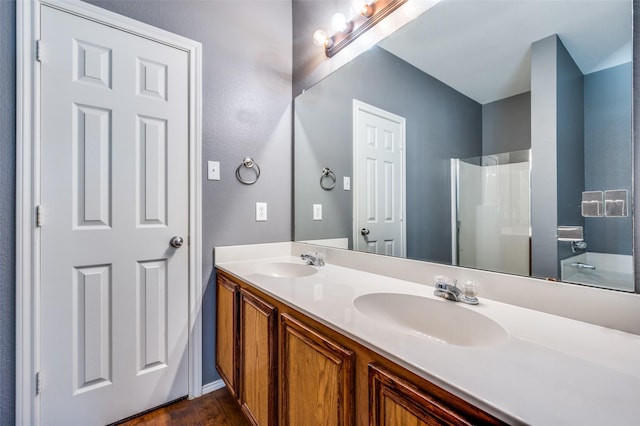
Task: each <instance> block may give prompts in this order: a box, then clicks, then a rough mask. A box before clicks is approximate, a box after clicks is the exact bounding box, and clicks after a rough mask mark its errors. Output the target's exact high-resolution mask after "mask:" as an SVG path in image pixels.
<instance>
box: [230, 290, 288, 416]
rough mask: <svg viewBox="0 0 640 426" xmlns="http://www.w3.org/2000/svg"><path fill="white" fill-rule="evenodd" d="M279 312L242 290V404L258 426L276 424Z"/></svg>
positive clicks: (245, 411)
mask: <svg viewBox="0 0 640 426" xmlns="http://www.w3.org/2000/svg"><path fill="white" fill-rule="evenodd" d="M277 326H278V323H277V310H276V308H274V307H273V306H271V305H269V304H268V303H266V302H265V301H263V300H261V299H259V298H257V297H256V296H254V295H253V294H251V293H249V292H248V291H246V290H245V289H241V290H240V372H239V374H240V398H239V399H240V404H241V406H242V411H243V412H244V413H245V415H246V416H247V417H248V418H249V420H251V422H252V423H253V424H255V425H262V426H269V425H275V424H276V419H277V417H276V415H277V411H276V410H277V386H276V379H277V376H276V374H277V371H276V368H277V358H276V353H277V352H276V351H277V337H278V330H277Z"/></svg>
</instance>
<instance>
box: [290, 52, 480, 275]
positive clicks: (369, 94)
mask: <svg viewBox="0 0 640 426" xmlns="http://www.w3.org/2000/svg"><path fill="white" fill-rule="evenodd" d="M371 70H375V72H371ZM354 98H355V99H358V100H360V101H363V102H366V103H368V104H371V105H374V106H376V107H379V108H382V109H384V110H387V111H389V112H392V113H394V114H397V115H400V116H402V117H405V118H406V119H407V130H406V131H407V135H406V137H407V148H406V157H407V164H406V173H407V187H406V194H407V213H406V220H407V256H408V257H410V258H412V259H423V260H431V261H436V262H447V263H450V262H451V205H450V202H448V201H443V200H449V199H450V162H449V159H450V158H452V157H453V158H456V157H472V156H478V155H480V154H481V149H482V107H481V106H480V104H478V103H476V102H474V101H472V100H471V99H469V98H467V97H465V96H463V95H462V94H460V93H459V92H457V91H455V90H453V89H452V88H451V87H449V86H446V85H444V84H443V83H441V82H440V81H438V80H436V79H434V78H432V77H430V76H429V75H427V74H425V73H423V72H422V71H420V70H418V69H416V68H414V67H412V66H411V65H408V64H407V63H406V62H404V61H402V60H400V59H398V58H397V57H395V56H393V55H391V54H390V53H388V52H386V51H384V50H382V49H380V48H377V47H376V48H373V49H371V50H369V51H367V52H365V53H364V54H362V55H361V56H359V57H358V58H356V59H355V60H354V61H352V62H351V63H349V64H347V65H345V66H344V67H343V68H341V69H340V70H338V71H337V72H335V73H333V74H332V75H330V76H329V77H327V78H326V79H324V80H323V81H321V82H320V83H319V84H317V85H315V86H314V87H313V88H311V89H310V90H308V91H307V92H305V93H303V94H302V95H300V96H298V98H296V102H295V104H296V114H295V116H296V118H295V139H296V148H295V151H296V152H295V155H296V172H295V185H296V187H295V200H296V203H295V209H296V210H295V212H296V214H295V218H296V220H295V226H296V232H295V238H296V239H297V240H301V239H302V240H306V239H313V238H337V237H346V236H350V235H351V232H352V229H351V227H352V224H351V217H352V213H351V204H352V193H351V192H349V191H343V190H342V176H352V172H351V169H352V161H353V160H352V154H353V152H352V149H353V148H352V144H351V141H352V132H353V131H352V100H353V99H354ZM327 166H328V167H329V168H331V169H332V170H334V171H335V173H336V174H337V175H338V180H339V181H338V185H337V187H336V189H334V190H332V191H324V190H322V189H321V188H320V185H319V182H318V180H319V178H320V171H321V170H322V168H323V167H327ZM356 184H357V182H355V181H352V185H356ZM319 202H322V204H323V205H324V215H323V216H324V217H323V219H324V220H323V221H321V222H317V221H316V222H314V221H313V220H312V210H311V205H312V204H313V203H319ZM326 228H329V229H330V231H329V233H327V232H321V230H322V229H325V231H326ZM434 241H438V244H433V242H434Z"/></svg>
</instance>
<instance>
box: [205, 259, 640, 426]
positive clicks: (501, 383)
mask: <svg viewBox="0 0 640 426" xmlns="http://www.w3.org/2000/svg"><path fill="white" fill-rule="evenodd" d="M253 257H254V258H252V259H249V260H234V261H225V262H222V263H218V264H217V265H216V266H217V267H218V268H220V269H222V270H224V271H227V272H229V273H231V274H232V275H235V276H236V277H238V278H241V279H243V280H245V281H248V282H250V283H251V284H253V285H254V286H255V287H256V288H258V289H260V290H261V291H263V292H265V293H267V294H269V295H271V296H273V297H275V298H276V299H278V300H280V301H282V302H284V303H286V304H288V305H290V306H292V307H294V308H296V309H298V310H299V311H301V312H303V313H305V314H307V315H309V316H310V317H312V318H314V319H316V320H318V321H320V322H321V323H323V324H325V325H327V326H329V327H331V328H333V329H335V330H337V331H340V332H342V333H343V334H345V335H347V336H349V337H350V338H352V339H354V340H356V341H358V342H360V343H362V344H364V345H365V346H367V347H369V348H371V349H374V350H375V351H377V352H379V353H381V354H382V355H385V356H386V357H388V358H389V359H391V360H393V361H395V362H398V363H399V364H400V365H402V366H404V367H405V368H407V369H409V370H411V371H413V372H415V373H417V374H419V375H420V376H422V377H424V378H426V379H427V380H430V381H432V382H433V383H435V384H437V385H439V386H441V387H443V388H445V389H447V390H448V391H450V392H452V393H454V394H456V395H458V396H460V397H462V398H463V399H465V400H467V401H468V402H470V403H472V404H474V405H476V406H478V407H480V408H482V409H484V410H485V411H487V412H489V413H491V414H493V415H495V416H496V417H498V418H500V419H502V420H504V421H506V422H508V423H510V424H535V425H603V424H610V425H614V424H615V425H637V424H640V336H638V335H635V334H630V333H625V332H622V331H617V330H613V329H608V328H604V327H600V326H596V325H592V324H587V323H583V322H580V321H575V320H571V319H567V318H563V317H559V316H555V315H551V314H546V313H541V312H538V311H533V310H530V309H526V308H522V307H517V306H513V305H508V304H505V303H500V302H496V301H492V300H488V299H484V298H482V287H480V293H479V298H480V304H479V305H476V306H470V305H464V304H462V303H454V302H450V301H445V300H443V299H440V298H438V297H435V296H433V290H434V289H433V287H430V286H428V285H425V284H418V283H414V282H409V281H404V280H399V279H395V278H390V277H386V276H381V275H376V274H371V273H368V272H363V271H361V270H356V269H351V268H346V267H341V266H336V265H333V264H327V265H325V266H324V267H318V268H317V269H318V273H316V274H314V275H311V276H308V277H300V278H275V277H269V276H266V275H262V274H258V273H256V271H258V270H259V268H260V266H259V265H261V264H266V263H273V262H294V263H302V261H301V260H300V259H299V258H297V257H293V256H278V257H271V258H259V257H258V258H255V255H254V256H253ZM369 293H400V294H410V295H416V296H422V297H427V298H432V299H435V300H437V301H439V302H441V303H447V304H452V305H455V306H456V307H460V308H462V309H472V310H474V311H476V312H479V313H481V314H483V315H485V316H487V317H489V318H491V319H493V320H494V321H496V322H498V323H499V324H500V325H501V326H502V327H503V328H504V329H505V330H506V331H507V332H508V334H509V338H508V339H507V340H506V341H505V342H504V343H500V344H498V345H495V346H485V347H467V346H456V345H451V344H447V343H442V342H439V341H436V340H432V339H428V338H424V337H420V336H417V335H412V334H409V333H402V332H399V331H398V329H396V328H394V327H393V326H392V325H388V326H387V325H386V324H382V323H380V322H376V321H372V320H371V319H370V318H368V317H366V316H364V315H363V314H362V313H360V312H359V311H358V310H357V309H355V307H354V305H353V300H354V299H355V298H356V297H358V296H361V295H364V294H369ZM423 314H424V318H425V321H428V320H429V312H424V313H423Z"/></svg>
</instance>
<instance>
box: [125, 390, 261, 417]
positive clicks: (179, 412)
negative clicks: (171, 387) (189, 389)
mask: <svg viewBox="0 0 640 426" xmlns="http://www.w3.org/2000/svg"><path fill="white" fill-rule="evenodd" d="M249 424H250V423H249V422H248V421H247V419H246V418H245V417H244V415H243V414H242V411H240V407H239V406H238V404H237V403H236V401H235V400H234V399H233V398H232V397H231V395H230V394H229V391H228V390H227V388H226V387H225V388H222V389H218V390H217V391H214V392H211V393H208V394H206V395H203V396H201V397H200V398H197V399H192V400H190V401H189V400H187V399H183V400H182V401H178V402H175V403H173V404H171V405H167V406H166V407H162V408H159V409H157V410H154V411H151V412H149V413H146V414H144V415H142V416H140V417H136V418H134V419H131V420H129V421H126V422H124V423H119V425H125V426H165V425H188V426H208V425H211V426H218V425H220V426H225V425H228V426H245V425H249Z"/></svg>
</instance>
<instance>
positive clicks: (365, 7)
mask: <svg viewBox="0 0 640 426" xmlns="http://www.w3.org/2000/svg"><path fill="white" fill-rule="evenodd" d="M373 3H375V1H372V0H352V1H351V8H352V9H353V11H354V12H355V13H357V14H358V15H362V16H364V17H365V18H369V17H371V15H373V7H371V5H372V4H373Z"/></svg>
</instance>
